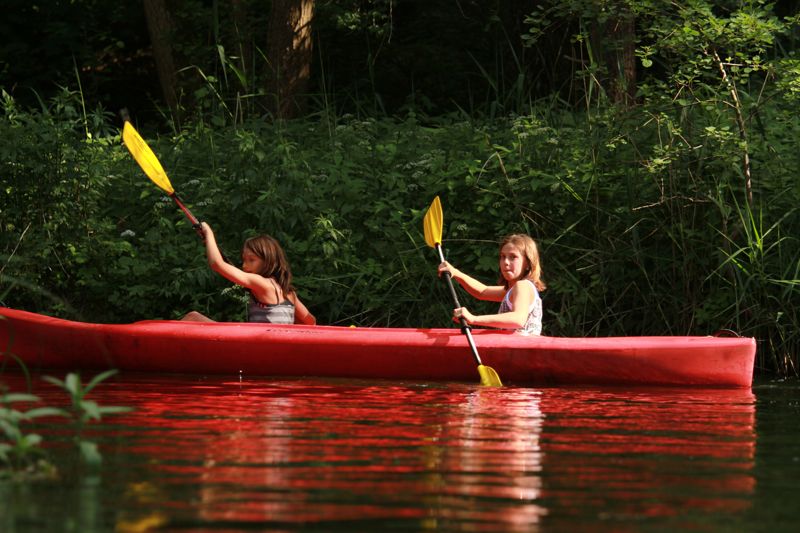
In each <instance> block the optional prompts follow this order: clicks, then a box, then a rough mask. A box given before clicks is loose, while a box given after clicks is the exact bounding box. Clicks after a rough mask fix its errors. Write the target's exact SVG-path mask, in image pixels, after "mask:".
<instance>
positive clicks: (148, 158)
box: [120, 109, 203, 237]
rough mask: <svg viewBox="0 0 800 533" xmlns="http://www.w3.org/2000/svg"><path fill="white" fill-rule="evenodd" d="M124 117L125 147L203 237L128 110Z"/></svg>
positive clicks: (197, 224)
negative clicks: (131, 119) (131, 120)
mask: <svg viewBox="0 0 800 533" xmlns="http://www.w3.org/2000/svg"><path fill="white" fill-rule="evenodd" d="M120 114H121V115H122V120H123V121H125V125H124V126H123V127H122V142H124V143H125V146H127V147H128V150H129V151H130V153H131V155H132V156H133V158H134V159H135V160H136V162H137V163H139V166H140V167H141V168H142V170H143V171H144V173H145V174H147V177H148V178H150V180H151V181H152V182H153V183H155V184H156V185H158V187H159V188H160V189H161V190H162V191H164V192H165V193H167V194H168V195H169V197H170V198H172V199H173V200H175V203H176V204H178V207H180V208H181V211H183V213H184V214H185V215H186V218H188V219H189V222H191V223H192V227H193V228H194V229H195V231H197V233H199V234H200V237H202V236H203V231H202V230H201V229H200V221H199V220H198V219H197V217H195V216H194V215H193V214H192V212H191V211H189V208H188V207H186V206H185V205H183V202H182V201H181V199H180V198H179V197H178V194H177V193H176V192H175V189H173V188H172V184H171V183H170V182H169V178H168V177H167V173H166V172H164V168H163V167H162V166H161V163H160V162H159V161H158V158H157V157H156V154H154V153H153V151H152V150H151V149H150V147H149V146H147V143H146V142H145V141H144V139H142V137H141V135H139V132H138V131H136V129H135V128H134V127H133V125H132V124H131V122H130V117H129V116H128V112H127V110H125V109H123V110H122V111H121V113H120Z"/></svg>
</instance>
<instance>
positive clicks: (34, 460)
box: [0, 392, 61, 477]
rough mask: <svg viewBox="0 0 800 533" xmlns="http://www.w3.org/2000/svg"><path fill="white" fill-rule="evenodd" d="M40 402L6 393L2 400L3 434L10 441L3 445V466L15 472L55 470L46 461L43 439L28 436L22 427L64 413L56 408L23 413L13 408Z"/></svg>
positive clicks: (0, 422) (0, 449) (0, 448)
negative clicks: (41, 418)
mask: <svg viewBox="0 0 800 533" xmlns="http://www.w3.org/2000/svg"><path fill="white" fill-rule="evenodd" d="M38 401H39V398H38V397H37V396H34V395H33V394H21V393H8V392H6V393H4V394H3V395H2V396H0V431H2V435H3V436H4V438H5V440H6V441H7V442H0V464H2V465H5V466H7V467H8V468H9V469H10V470H11V471H19V470H29V469H36V470H39V471H47V470H52V466H51V465H50V464H49V463H47V462H46V461H44V450H43V449H42V448H41V447H40V444H41V442H42V437H41V435H39V434H37V433H25V432H24V431H23V430H22V428H21V424H22V423H23V422H26V421H31V420H34V419H36V418H39V417H43V416H59V415H61V410H60V409H57V408H54V407H35V408H33V409H29V410H27V411H22V410H19V409H16V408H15V407H14V406H13V405H12V404H15V403H21V402H25V403H35V402H38ZM0 477H2V476H0Z"/></svg>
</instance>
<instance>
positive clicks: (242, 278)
mask: <svg viewBox="0 0 800 533" xmlns="http://www.w3.org/2000/svg"><path fill="white" fill-rule="evenodd" d="M200 227H201V230H202V232H203V237H204V239H205V244H206V257H207V258H208V266H210V267H211V270H213V271H214V272H217V273H218V274H220V275H221V276H223V277H225V278H227V279H228V280H230V281H232V282H233V283H236V284H237V285H241V286H242V287H244V288H245V289H248V290H249V291H250V298H249V301H248V303H247V321H248V322H268V323H271V324H316V322H317V321H316V318H314V315H312V314H311V313H310V312H309V310H308V309H307V308H306V306H305V305H303V302H301V301H300V298H299V297H298V296H297V292H296V291H295V289H294V287H292V271H291V269H290V268H289V261H288V260H287V259H286V254H285V253H284V251H283V248H281V246H280V244H278V241H276V240H275V239H274V238H272V237H270V236H269V235H261V236H259V237H253V238H251V239H247V240H246V241H245V243H244V245H243V246H242V268H241V269H240V268H237V267H235V266H234V265H232V264H230V263H228V262H226V261H225V260H224V259H223V258H222V254H221V253H220V251H219V247H218V246H217V241H216V239H215V237H214V232H213V231H212V230H211V227H210V226H209V225H208V224H206V223H205V222H202V223H201V226H200ZM183 320H193V321H201V322H213V321H212V320H211V319H210V318H208V317H206V316H204V315H202V314H201V313H198V312H197V311H192V312H190V313H188V314H187V315H186V316H185V317H183Z"/></svg>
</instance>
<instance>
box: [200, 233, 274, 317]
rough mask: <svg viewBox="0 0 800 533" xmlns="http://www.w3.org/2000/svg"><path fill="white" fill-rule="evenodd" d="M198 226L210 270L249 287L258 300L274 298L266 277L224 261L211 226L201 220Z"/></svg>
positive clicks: (272, 289) (272, 287) (265, 300)
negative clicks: (200, 230) (201, 232)
mask: <svg viewBox="0 0 800 533" xmlns="http://www.w3.org/2000/svg"><path fill="white" fill-rule="evenodd" d="M200 227H201V229H202V230H203V238H204V239H205V243H206V257H207V259H208V266H209V267H211V270H213V271H214V272H216V273H217V274H219V275H221V276H222V277H224V278H226V279H228V280H229V281H232V282H233V283H235V284H237V285H241V286H242V287H244V288H245V289H250V290H251V291H252V292H253V296H255V297H256V299H257V300H258V301H260V302H271V301H273V300H275V299H276V297H277V296H276V294H275V287H274V286H273V284H271V283H269V282H268V281H267V279H266V278H264V277H263V276H261V275H260V274H250V273H248V272H245V271H244V270H242V269H240V268H238V267H235V266H234V265H232V264H230V263H228V262H226V261H225V260H224V259H223V258H222V253H221V252H220V251H219V247H218V246H217V240H216V238H215V237H214V232H213V231H212V230H211V226H209V225H208V224H206V223H205V222H202V223H201V225H200Z"/></svg>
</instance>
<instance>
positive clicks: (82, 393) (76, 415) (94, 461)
mask: <svg viewBox="0 0 800 533" xmlns="http://www.w3.org/2000/svg"><path fill="white" fill-rule="evenodd" d="M116 373H117V371H116V370H107V371H105V372H101V373H100V374H97V375H96V376H95V377H93V378H92V379H91V380H90V381H89V383H87V384H86V385H83V384H82V383H81V378H80V376H79V375H78V374H75V373H69V374H67V376H66V378H64V380H63V381H62V380H60V379H58V378H54V377H52V376H45V377H44V379H45V381H47V382H49V383H52V384H53V385H55V386H57V387H59V388H60V389H62V390H63V391H64V392H66V393H67V394H69V397H70V399H71V400H72V405H71V407H70V409H56V410H52V409H51V410H52V411H54V413H57V414H60V415H61V416H64V417H67V418H71V419H72V421H73V424H74V426H75V442H76V444H77V445H78V449H79V450H80V453H81V457H82V458H83V460H84V461H85V462H86V464H87V465H89V466H90V467H93V468H96V467H98V466H99V465H100V463H101V462H102V456H101V455H100V452H99V451H98V450H97V444H96V443H94V442H92V441H89V440H87V439H85V438H83V429H84V427H85V425H86V424H87V423H88V422H90V421H92V420H95V421H99V420H101V419H102V418H103V415H110V414H119V413H127V412H129V411H130V408H129V407H121V406H112V405H99V404H98V403H97V402H95V401H92V400H87V399H86V395H87V394H89V392H91V391H92V389H94V388H95V387H96V386H97V385H98V384H99V383H100V382H102V381H104V380H106V379H108V378H109V377H111V376H113V375H114V374H116Z"/></svg>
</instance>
